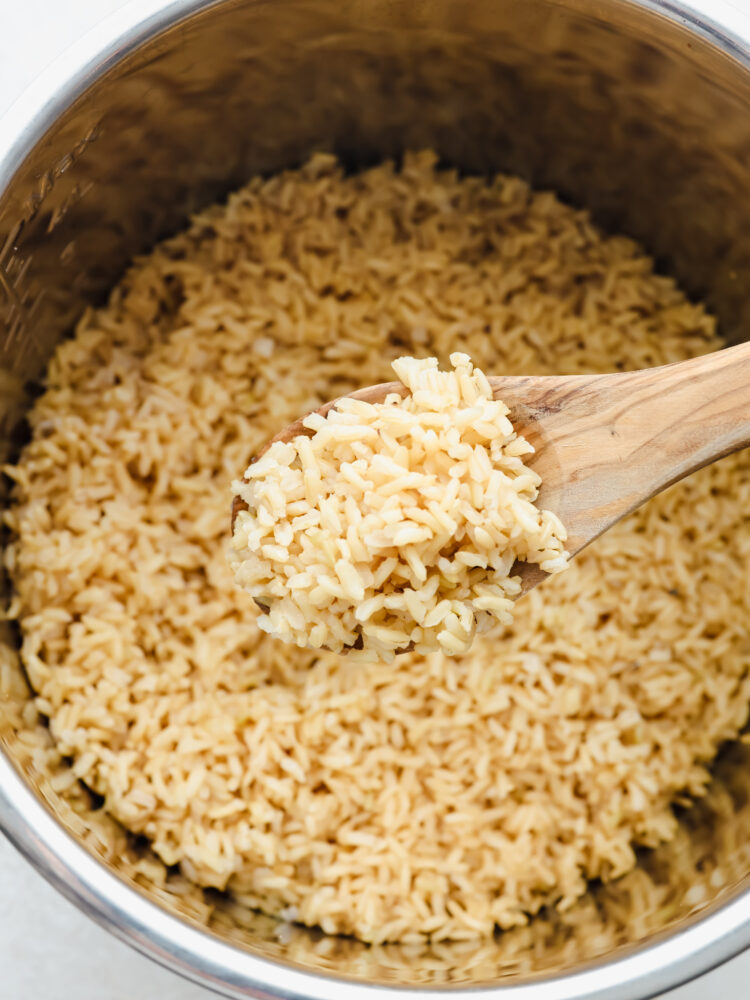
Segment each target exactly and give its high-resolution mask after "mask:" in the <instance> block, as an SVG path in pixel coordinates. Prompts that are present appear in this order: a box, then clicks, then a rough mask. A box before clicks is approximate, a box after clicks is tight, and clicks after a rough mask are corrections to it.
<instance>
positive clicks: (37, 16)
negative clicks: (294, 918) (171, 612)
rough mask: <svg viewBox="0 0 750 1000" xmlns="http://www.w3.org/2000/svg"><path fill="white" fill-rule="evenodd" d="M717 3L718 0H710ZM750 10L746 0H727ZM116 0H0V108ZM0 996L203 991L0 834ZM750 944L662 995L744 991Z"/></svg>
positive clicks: (676, 999)
mask: <svg viewBox="0 0 750 1000" xmlns="http://www.w3.org/2000/svg"><path fill="white" fill-rule="evenodd" d="M716 2H717V3H721V2H722V0H716ZM165 3H166V0H165ZM729 3H731V6H732V7H734V8H736V9H739V10H740V11H746V12H750V0H729ZM122 6H123V2H122V0H0V8H2V28H1V33H0V114H1V113H2V112H3V111H4V110H5V108H6V107H7V106H8V105H9V104H11V103H12V101H13V100H14V99H15V97H16V96H17V95H18V94H19V93H20V92H21V90H23V88H24V87H25V86H26V85H27V84H28V83H30V82H31V80H32V79H33V78H34V77H35V76H36V75H37V74H38V73H39V71H40V70H41V69H43V68H44V67H45V66H46V65H47V64H48V63H49V62H50V61H51V60H52V59H53V58H54V57H55V56H56V55H58V54H59V53H60V52H61V51H62V50H63V49H64V48H65V47H66V46H67V45H69V44H70V43H71V42H73V41H75V39H76V38H78V37H79V36H80V35H82V34H83V33H84V32H85V31H86V30H88V29H89V28H90V27H92V26H93V25H94V24H96V22H97V21H99V20H101V19H102V18H104V17H106V16H107V15H108V14H109V13H111V12H112V11H114V10H116V9H117V8H119V7H122ZM0 976H1V979H0V1000H152V998H158V1000H208V998H209V997H212V996H214V994H213V993H209V992H208V991H207V990H204V989H202V988H200V987H197V986H194V985H192V984H191V983H187V982H185V981H183V980H181V979H179V978H178V977H177V976H175V975H173V974H172V973H171V972H168V971H166V970H165V969H161V968H160V967H158V966H157V965H155V964H153V963H152V962H150V961H149V960H148V959H145V958H143V957H141V956H140V955H139V954H137V953H136V952H135V951H133V950H131V949H130V948H129V947H127V946H126V945H124V944H121V943H120V942H119V941H117V940H115V938H113V937H111V936H110V935H109V934H107V933H106V932H105V931H103V930H101V929H100V928H99V927H97V926H96V925H95V924H94V923H93V922H92V921H91V920H89V919H88V918H87V917H84V916H83V914H81V913H79V912H78V911H77V910H76V909H75V907H74V906H72V904H70V903H69V902H67V900H65V899H63V898H62V896H60V895H58V894H57V892H55V891H54V890H53V889H52V888H51V887H50V886H48V885H47V884H46V882H44V881H43V879H42V878H41V877H40V876H39V875H37V874H36V872H34V871H33V870H32V869H31V867H30V866H29V865H28V864H27V863H26V862H25V861H24V860H23V858H21V856H20V855H19V854H17V853H16V852H15V850H14V849H13V848H12V847H11V846H10V845H9V844H8V843H7V841H6V840H5V839H4V838H3V837H2V836H0ZM748 982H750V951H748V952H745V954H744V955H741V956H740V957H739V958H736V959H734V961H732V962H728V963H727V964H726V965H724V966H722V967H721V968H719V969H716V970H715V971H714V972H711V973H709V974H708V975H707V976H704V977H703V978H702V979H700V980H697V981H696V982H694V983H691V984H689V985H688V986H684V987H682V988H681V989H679V990H674V991H673V992H672V993H669V994H667V995H665V996H664V997H663V998H662V1000H704V998H706V997H711V996H717V997H721V998H722V1000H744V998H745V997H747V996H748V993H749V992H750V991H749V990H748V985H747V984H748Z"/></svg>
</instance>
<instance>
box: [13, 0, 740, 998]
mask: <svg viewBox="0 0 750 1000" xmlns="http://www.w3.org/2000/svg"><path fill="white" fill-rule="evenodd" d="M705 7H706V11H707V12H708V13H701V12H700V11H697V10H696V9H695V8H689V7H687V6H684V5H682V4H678V3H663V2H659V0H640V2H639V0H425V2H423V3H414V2H413V0H412V2H409V0H389V2H385V0H351V2H350V3H347V4H342V3H341V2H340V0H274V2H261V0H256V2H253V0H244V2H243V0H224V2H214V3H200V2H197V0H177V2H174V3H171V4H169V5H168V6H166V7H164V6H163V3H162V2H161V0H148V2H143V0H139V2H136V3H135V4H132V5H131V6H130V7H129V8H127V9H126V10H124V11H123V12H122V13H120V14H118V15H117V16H116V17H115V18H113V19H111V20H110V21H109V22H107V24H105V25H103V26H102V27H101V28H100V29H98V30H97V31H96V32H94V33H93V34H92V35H91V36H90V37H89V38H88V39H87V40H86V41H85V42H84V43H83V44H82V45H80V46H78V47H76V48H75V49H73V50H71V51H70V52H69V53H68V54H67V55H66V56H65V57H64V58H63V60H62V61H61V62H60V63H59V64H58V65H57V66H56V67H54V68H53V69H52V70H51V71H50V73H48V74H47V76H46V77H45V78H43V79H42V80H40V81H39V82H38V83H37V84H36V85H35V86H34V88H32V90H31V91H30V93H29V95H28V96H27V98H26V99H25V100H24V101H22V102H21V103H20V104H19V105H18V106H17V107H16V109H15V110H14V111H13V112H12V113H11V115H10V116H9V117H8V118H6V119H5V120H4V121H3V122H0V452H1V453H2V454H0V460H2V459H3V458H4V457H5V456H7V455H10V454H12V452H13V449H14V447H17V446H18V443H20V442H21V441H22V438H23V433H24V422H23V413H24V410H25V409H26V407H27V406H28V405H29V401H30V399H31V398H32V397H33V394H34V391H35V382H36V379H38V377H39V376H40V374H41V373H42V371H43V368H44V365H45V363H46V360H47V358H48V357H49V353H50V351H51V350H52V348H53V346H54V344H55V343H56V342H57V340H58V339H59V337H60V336H61V335H64V334H65V333H66V332H67V331H68V330H69V329H70V327H71V324H72V323H73V322H74V320H75V318H76V316H77V315H78V314H79V313H80V311H81V309H82V308H83V307H84V306H85V304H86V303H87V302H90V301H97V300H100V299H101V297H102V296H103V295H104V294H105V293H106V291H107V289H108V288H109V287H110V286H111V285H112V283H113V281H115V280H116V278H117V276H118V274H119V273H120V272H121V270H122V268H123V267H124V266H125V264H126V262H127V260H128V259H129V258H130V257H131V256H132V255H133V253H136V252H138V251H140V250H143V249H146V248H147V247H149V246H150V245H152V244H153V242H154V240H155V239H157V238H158V237H159V236H160V235H162V234H164V233H167V232H169V231H172V230H174V229H175V228H177V227H178V226H179V225H180V224H181V223H182V222H183V221H184V219H185V217H186V214H187V213H188V212H189V211H191V210H192V209H193V208H196V207H198V206H200V205H202V204H205V203H206V202H208V201H210V200H212V199H215V198H217V197H220V196H221V195H222V194H223V193H224V192H226V191H227V190H229V189H230V188H231V187H232V186H234V185H236V184H238V183H240V182H241V181H242V180H243V179H244V178H245V177H247V176H248V174H250V173H253V172H255V171H259V170H260V171H270V170H275V169H278V168H280V167H284V166H287V165H290V164H295V163H298V162H299V161H300V160H301V159H303V158H304V157H305V156H306V155H307V154H308V153H309V152H311V151H312V150H313V149H320V148H324V149H333V150H335V151H336V152H338V153H339V154H340V155H341V156H342V157H344V158H345V160H346V161H347V162H348V163H350V164H352V165H353V166H354V165H357V164H361V163H367V162H372V161H374V160H377V159H381V158H382V157H383V156H387V155H398V153H399V152H400V151H401V150H402V149H404V148H407V147H419V146H425V145H432V146H434V147H436V148H437V149H438V151H439V152H440V154H441V156H442V157H443V158H444V159H445V160H446V161H447V162H449V163H452V164H455V165H457V166H459V167H461V168H462V169H465V170H471V171H485V172H486V171H489V170H498V169H503V170H510V171H516V172H518V173H521V174H523V175H525V176H527V177H529V178H530V179H531V180H532V181H533V182H534V183H535V184H537V185H543V186H544V185H549V186H552V187H554V188H556V189H557V190H559V191H560V192H562V193H563V194H564V195H565V196H566V197H568V198H569V199H571V200H572V201H574V202H577V203H580V204H583V205H586V206H588V207H590V208H592V210H593V211H594V212H595V214H596V215H597V217H598V219H599V220H600V221H601V222H602V223H603V224H605V225H607V226H611V227H616V228H617V229H620V230H623V231H626V232H630V233H632V234H633V235H635V236H637V237H638V238H639V239H642V240H643V241H644V242H645V243H646V245H647V246H649V247H650V248H651V250H652V251H653V252H654V254H655V255H656V256H657V258H658V261H659V263H660V266H662V267H663V268H665V269H669V270H671V271H673V272H674V273H676V274H677V275H678V276H679V278H680V279H681V280H682V281H683V283H684V284H685V285H686V286H687V287H688V288H689V290H690V291H691V292H692V293H693V294H694V295H696V296H698V295H700V296H705V297H706V298H707V299H708V301H709V302H710V304H711V306H712V307H713V308H714V309H715V310H716V312H717V314H718V315H719V318H720V321H721V324H722V329H723V331H724V334H725V336H726V337H727V339H728V340H734V339H740V338H743V331H745V330H747V329H750V281H749V280H748V277H749V276H750V23H747V22H746V21H743V19H742V18H741V17H739V16H737V12H736V11H734V10H733V9H732V8H731V7H730V6H729V5H726V4H723V3H721V2H720V0H716V2H713V3H711V4H710V11H709V4H708V2H706V4H705ZM709 13H710V16H709ZM743 339H744V338H743ZM14 640H15V636H14V635H13V634H12V632H11V630H8V631H7V634H5V635H4V636H3V637H2V640H1V641H2V643H3V644H2V645H0V828H1V829H3V830H4V831H5V832H6V833H7V834H8V836H9V837H10V838H11V839H12V840H13V842H14V843H15V844H16V845H17V846H18V847H19V848H20V850H21V851H22V852H23V853H24V854H25V855H26V856H27V857H28V858H29V859H30V860H31V861H32V862H33V863H34V864H35V865H36V866H37V867H38V868H39V869H40V870H41V871H42V872H43V874H45V875H46V877H47V878H48V879H49V880H50V881H52V882H53V883H54V884H55V885H56V886H57V887H58V888H59V889H60V890H61V891H62V892H64V893H65V894H66V895H67V896H68V897H69V898H71V899H73V900H74V901H75V902H76V903H77V904H78V905H79V906H81V908H83V909H84V910H85V911H86V912H88V913H89V914H90V915H91V916H93V917H94V918H95V919H97V920H99V921H100V922H102V923H103V924H104V925H105V926H108V927H109V928H110V929H111V930H112V931H113V932H114V933H116V934H117V935H118V936H120V937H121V938H123V939H124V940H127V941H129V942H130V943H131V944H133V945H134V946H135V947H137V948H138V949H139V950H141V951H143V952H144V953H145V954H149V955H151V956H152V957H153V958H155V959H156V960H157V961H160V962H162V963H163V964H165V965H168V966H169V967H171V968H173V969H175V970H176V971H178V972H181V973H182V974H184V975H187V976H189V977H190V978H193V979H195V980H197V981H200V982H202V983H204V984H205V985H209V986H213V987H214V988H215V989H217V990H218V991H220V992H222V993H224V994H225V995H227V996H233V997H243V996H258V997H289V998H291V997H295V998H310V1000H317V998H320V1000H323V998H326V1000H350V998H351V1000H365V998H373V1000H374V997H375V996H377V995H381V994H382V987H387V990H386V995H388V996H391V997H406V996H409V995H411V989H410V988H412V987H414V986H419V987H420V994H421V995H422V996H423V997H425V998H427V1000H437V997H439V996H443V995H444V991H445V989H446V988H448V989H450V990H451V991H452V992H453V991H465V990H481V991H486V993H487V995H490V996H502V997H503V998H511V1000H553V998H554V1000H564V998H570V1000H572V998H573V997H578V998H590V1000H594V998H601V1000H603V998H605V997H606V998H611V1000H635V998H643V997H647V996H650V995H653V994H654V993H657V992H660V991H662V990H664V989H667V988H669V987H670V986H672V985H676V984H677V983H679V982H681V981H684V980H686V979H688V978H691V977H693V976H695V975H698V974H699V973H700V972H702V971H705V970H707V969H708V968H710V967H711V966H713V965H715V964H717V963H719V962H721V961H723V960H724V959H726V958H728V957H729V956H731V955H733V954H735V953H736V952H738V951H739V950H741V949H742V948H744V947H747V946H748V945H749V944H750V885H749V884H748V879H747V875H748V872H750V767H749V766H748V764H750V759H749V758H748V753H747V751H746V750H744V749H743V748H742V747H741V746H739V745H737V746H733V747H730V748H728V749H727V751H726V752H725V753H724V754H723V757H722V759H721V761H720V762H719V763H718V765H717V767H716V781H715V783H714V788H713V791H712V793H711V795H710V796H709V797H708V799H707V800H706V801H705V802H703V803H700V804H698V805H696V806H694V807H693V808H692V809H690V810H687V811H686V812H685V813H684V815H683V816H682V831H681V834H680V837H679V838H678V840H677V841H676V842H675V844H673V845H670V846H668V847H665V848H662V849H660V850H658V851H654V852H644V854H643V857H642V863H641V867H640V869H639V870H638V871H637V872H635V873H634V874H633V875H632V876H628V877H626V878H625V879H623V880H621V882H619V883H615V884H614V885H612V886H609V887H598V888H595V889H594V890H593V891H592V893H591V894H590V898H589V899H588V900H586V901H585V902H584V903H582V904H581V905H580V906H578V907H576V908H574V910H573V911H571V912H570V913H569V914H567V915H564V916H562V917H541V918H539V919H537V920H535V921H534V922H533V924H532V925H531V927H529V928H527V929H522V930H520V931H518V932H516V931H514V932H509V933H506V934H505V935H502V936H500V937H499V938H498V939H497V940H496V941H494V942H487V943H485V944H482V945H475V946H472V945H466V944H454V945H445V944H443V945H435V946H432V947H428V946H424V947H416V946H404V947H396V946H384V947H380V948H370V949H368V948H365V947H364V946H361V945H358V944H357V943H356V942H354V941H349V940H345V939H329V938H325V937H324V936H323V935H320V934H315V933H314V932H307V931H304V930H302V929H299V928H293V927H288V926H284V925H282V924H279V923H278V922H276V921H273V920H270V919H269V918H264V917H261V916H258V915H253V914H250V913H247V912H246V911H243V910H242V909H241V908H240V907H238V906H236V905H233V904H232V902H231V900H227V899H225V898H222V897H219V896H217V895H216V894H211V893H205V894H204V893H200V892H199V891H198V890H197V889H195V888H194V887H192V888H191V887H190V886H189V885H188V884H186V883H185V882H184V880H182V879H181V878H180V877H179V875H177V874H175V873H174V872H167V871H164V870H163V868H160V866H159V865H158V864H157V863H156V861H155V860H154V859H153V858H152V857H149V855H148V852H144V850H143V848H142V847H141V846H140V845H138V844H136V843H134V842H132V841H131V840H130V839H128V838H127V837H126V836H125V834H124V832H123V831H122V830H120V829H119V828H118V827H117V826H116V824H114V823H113V822H112V821H110V820H108V819H107V818H106V817H105V816H103V815H102V814H101V810H100V809H97V807H96V806H97V804H96V802H95V801H93V800H92V799H91V798H90V797H89V796H88V795H87V794H86V792H85V790H83V789H81V788H79V787H78V786H76V785H75V784H70V785H69V786H68V787H63V786H64V785H65V772H66V764H65V762H58V763H56V764H54V765H53V764H50V762H49V760H48V759H46V758H45V759H43V758H42V757H41V756H40V755H39V753H38V752H36V751H35V750H34V748H33V747H32V746H31V745H30V744H29V741H28V739H27V738H26V736H25V734H27V733H28V732H29V731H30V730H34V731H36V732H37V734H39V735H40V736H43V734H44V727H43V720H37V719H36V718H35V717H34V714H33V712H32V711H31V709H30V707H29V701H28V691H27V690H26V688H25V685H24V679H23V675H22V672H21V670H20V667H19V666H18V663H17V657H16V654H15V650H14ZM698 878H700V880H701V885H702V886H704V888H703V889H702V890H701V892H699V893H697V894H696V891H695V890H696V884H695V882H696V879H698ZM706 886H707V887H708V888H706ZM644 887H648V888H649V890H654V891H655V892H656V894H657V896H658V899H659V905H658V906H657V907H656V908H654V909H650V910H642V911H641V912H638V907H637V906H636V907H631V906H630V905H629V904H630V903H631V902H632V901H633V900H636V901H637V900H638V899H639V898H641V895H639V894H642V893H643V890H644ZM701 893H702V894H701ZM634 912H636V914H637V916H635V917H634V916H633V913H634Z"/></svg>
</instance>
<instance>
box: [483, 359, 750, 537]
mask: <svg viewBox="0 0 750 1000" xmlns="http://www.w3.org/2000/svg"><path fill="white" fill-rule="evenodd" d="M525 381H526V380H522V379H507V380H506V379H503V378H492V379H490V383H491V384H492V387H493V391H494V393H495V395H496V396H497V397H499V398H502V399H504V400H505V401H506V402H507V403H508V405H509V406H510V407H511V419H512V420H513V421H514V424H515V425H516V426H517V427H518V430H519V432H520V433H522V434H524V436H525V437H527V438H528V440H529V441H530V442H531V444H533V445H534V447H535V448H536V449H537V451H536V454H535V455H534V456H532V457H531V458H530V459H528V460H527V464H528V465H529V466H531V467H532V468H534V469H536V471H537V472H538V473H539V474H540V475H541V477H542V487H541V489H540V493H539V499H538V501H537V502H538V504H539V506H540V507H546V508H549V509H550V510H553V511H555V513H557V514H558V516H559V517H560V518H561V520H562V521H563V523H564V524H565V526H566V527H567V529H568V543H567V548H568V551H569V552H570V553H571V554H574V553H575V552H578V551H580V549H581V548H583V547H584V546H585V545H587V544H588V543H589V542H591V541H593V540H594V539H595V538H597V537H598V536H599V535H600V534H601V533H602V532H603V531H606V529H607V528H609V527H610V526H611V525H612V524H614V523H615V522H616V521H619V520H620V518H622V517H624V516H625V515H626V514H628V513H630V512H631V511H632V510H635V508H636V507H639V506H640V505H641V504H642V503H644V502H645V501H646V500H648V499H649V498H650V497H652V496H654V494H656V493H659V492H660V491H661V490H663V489H665V488H666V487H667V486H670V485H671V484H672V483H674V482H677V480H679V479H682V478H684V477H685V476H687V475H689V474H690V473H691V472H694V471H695V470H696V469H700V468H701V467H702V466H704V465H707V464H708V463H709V462H713V461H715V460H716V459H718V458H721V457H723V456H724V455H727V454H729V453H730V452H732V451H736V450H738V449H740V448H744V447H747V446H748V445H750V344H740V345H738V346H737V347H731V348H726V349H725V350H722V351H716V352H714V353H713V354H707V355H705V356H703V357H700V358H695V359H693V360H691V361H685V362H680V363H678V364H674V365H666V366H663V367H661V368H650V369H645V370H641V371H636V372H623V373H616V374H611V375H591V376H589V375H581V376H573V377H570V376H568V377H564V378H557V377H550V378H532V379H529V380H528V384H527V385H524V382H525Z"/></svg>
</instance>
